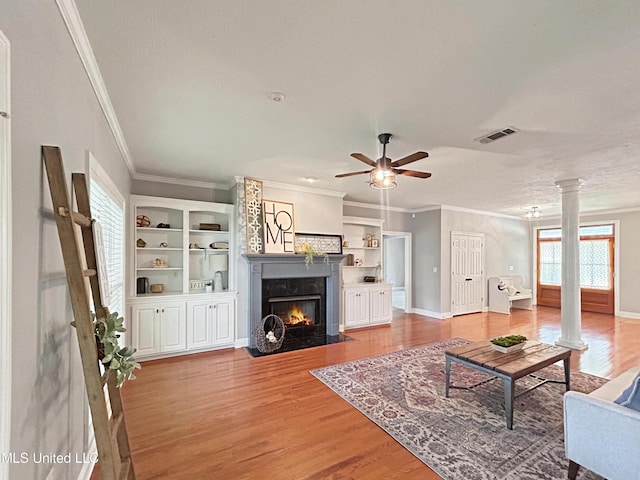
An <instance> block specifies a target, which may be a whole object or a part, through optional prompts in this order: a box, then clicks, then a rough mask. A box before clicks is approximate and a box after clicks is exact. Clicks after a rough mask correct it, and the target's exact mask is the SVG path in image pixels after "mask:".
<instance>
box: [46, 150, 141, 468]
mask: <svg viewBox="0 0 640 480" xmlns="http://www.w3.org/2000/svg"><path fill="white" fill-rule="evenodd" d="M42 156H43V158H44V164H45V167H46V170H47V178H48V180H49V190H50V191H51V200H52V202H53V210H54V214H55V218H56V224H57V226H58V235H59V237H60V245H61V247H62V256H63V259H64V267H65V270H66V274H67V284H68V286H69V295H70V297H71V306H72V308H73V316H74V318H75V325H76V328H75V330H76V332H77V334H78V344H79V346H80V357H81V359H82V370H83V372H84V381H85V386H86V389H87V397H88V399H89V407H90V409H91V417H92V419H93V429H94V433H95V438H96V445H97V447H98V459H99V465H100V467H101V470H102V478H103V480H135V478H136V475H135V471H134V468H133V461H132V459H131V449H130V447H129V437H128V435H127V426H126V423H125V419H124V411H123V409H122V400H121V398H120V389H119V388H118V387H117V380H116V375H115V374H114V372H113V370H110V369H106V370H105V373H104V374H101V373H100V360H99V359H98V349H97V346H96V337H95V330H94V324H93V319H92V315H91V309H90V303H89V295H92V298H93V305H94V308H95V314H96V318H97V319H98V321H100V320H104V319H106V318H107V316H108V315H109V309H108V308H107V307H105V306H104V305H102V297H101V295H100V288H99V283H98V269H97V265H96V252H95V245H94V241H93V220H92V218H91V208H90V205H89V193H88V191H87V183H86V179H85V176H84V174H81V173H74V174H72V183H73V191H74V193H75V196H76V204H77V205H78V212H74V211H72V210H71V206H70V200H69V193H68V191H67V185H66V183H65V175H64V166H63V164H62V154H61V153H60V148H59V147H50V146H43V147H42ZM76 224H77V225H79V226H80V229H81V231H82V243H83V247H82V248H83V250H84V260H83V256H82V255H81V252H80V248H81V247H80V245H79V241H78V237H77V236H76V231H75V229H76ZM83 262H85V263H86V266H83ZM87 277H88V278H89V286H87V282H86V280H85V279H86V278H87ZM105 385H107V391H108V395H105V391H104V386H105ZM107 397H108V398H107ZM107 401H108V402H109V404H110V407H111V408H110V410H111V416H109V411H108V409H107Z"/></svg>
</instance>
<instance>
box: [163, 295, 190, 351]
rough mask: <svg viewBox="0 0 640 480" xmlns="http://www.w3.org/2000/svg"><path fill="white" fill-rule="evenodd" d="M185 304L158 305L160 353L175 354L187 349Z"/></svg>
mask: <svg viewBox="0 0 640 480" xmlns="http://www.w3.org/2000/svg"><path fill="white" fill-rule="evenodd" d="M186 327H187V325H186V319H185V304H184V303H182V302H176V303H163V304H161V305H160V351H161V352H177V351H180V350H184V349H185V348H186V347H187V335H186V333H187V328H186Z"/></svg>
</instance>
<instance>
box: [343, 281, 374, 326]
mask: <svg viewBox="0 0 640 480" xmlns="http://www.w3.org/2000/svg"><path fill="white" fill-rule="evenodd" d="M344 308H345V311H344V325H345V327H346V328H349V327H359V326H362V325H368V324H369V291H368V290H366V289H354V288H349V289H345V291H344Z"/></svg>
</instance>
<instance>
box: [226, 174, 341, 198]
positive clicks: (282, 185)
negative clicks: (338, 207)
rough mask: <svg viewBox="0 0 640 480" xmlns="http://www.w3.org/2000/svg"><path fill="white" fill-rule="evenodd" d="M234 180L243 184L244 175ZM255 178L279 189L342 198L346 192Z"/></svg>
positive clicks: (263, 183) (264, 184)
mask: <svg viewBox="0 0 640 480" xmlns="http://www.w3.org/2000/svg"><path fill="white" fill-rule="evenodd" d="M235 180H236V183H237V184H242V185H244V177H235ZM257 180H260V181H261V182H262V186H263V187H270V188H279V189H281V190H289V191H292V192H304V193H314V194H316V195H327V196H329V197H340V198H343V197H344V196H345V195H346V194H347V193H346V192H338V191H336V190H325V189H323V188H314V187H307V186H305V185H291V184H289V183H280V182H273V181H271V180H261V179H257Z"/></svg>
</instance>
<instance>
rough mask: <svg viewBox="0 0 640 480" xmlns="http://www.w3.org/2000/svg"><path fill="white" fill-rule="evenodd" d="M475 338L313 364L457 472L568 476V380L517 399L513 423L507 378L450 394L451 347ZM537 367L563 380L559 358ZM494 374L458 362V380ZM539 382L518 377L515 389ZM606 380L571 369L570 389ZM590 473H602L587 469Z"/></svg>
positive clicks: (409, 444) (354, 400)
mask: <svg viewBox="0 0 640 480" xmlns="http://www.w3.org/2000/svg"><path fill="white" fill-rule="evenodd" d="M467 343H470V342H468V341H467V340H463V339H460V338H453V339H450V340H446V341H443V342H437V343H431V344H428V345H423V346H419V347H415V348H410V349H408V350H402V351H399V352H394V353H389V354H386V355H380V356H376V357H370V358H365V359H363V360H356V361H353V362H348V363H343V364H340V365H334V366H331V367H326V368H322V369H319V370H313V371H312V372H311V374H312V375H314V376H315V377H316V378H318V379H319V380H320V381H322V382H323V383H325V384H326V385H327V386H328V387H329V388H331V389H332V390H333V391H334V392H336V393H337V394H338V395H340V396H341V397H342V398H344V399H345V400H346V401H347V402H349V403H350V404H351V405H353V406H354V407H356V408H357V409H358V410H360V412H362V413H363V414H364V415H366V416H367V417H368V418H369V419H370V420H372V421H373V422H375V423H376V424H377V425H378V426H380V427H381V428H382V429H383V430H384V431H386V432H387V433H388V434H389V435H391V436H392V437H393V438H394V439H396V440H397V441H398V442H399V443H400V444H401V445H402V446H403V447H405V448H406V449H407V450H409V451H410V452H411V453H413V454H414V455H415V456H416V457H418V458H419V459H420V460H421V461H422V462H424V463H425V464H427V465H428V466H429V467H431V468H432V469H433V470H434V471H435V472H436V473H438V475H440V476H441V477H442V478H444V479H447V480H449V479H451V480H454V479H455V480H459V479H465V480H485V479H486V480H489V479H491V480H495V479H500V480H502V479H509V480H526V479H530V480H541V479H548V480H555V479H558V480H563V479H565V478H567V466H568V460H567V459H566V458H565V456H564V440H563V407H562V395H563V393H564V388H565V387H564V385H559V384H553V383H551V384H546V385H543V386H541V387H540V388H537V389H536V390H533V391H531V392H529V393H527V394H526V395H523V396H521V397H519V398H516V399H515V400H514V417H513V430H508V429H507V426H506V423H505V417H504V406H503V402H504V391H503V388H502V381H501V380H499V379H496V380H494V381H491V382H488V383H486V384H484V385H482V386H480V387H478V388H476V389H474V390H473V391H468V390H457V389H453V390H450V398H445V397H444V368H445V361H444V351H445V350H446V349H448V348H451V347H455V346H460V345H465V344H467ZM536 374H538V375H540V376H542V377H545V378H553V379H556V380H564V376H563V368H562V366H559V365H552V366H550V367H547V368H545V369H543V370H540V371H539V372H537V373H536ZM488 378H491V377H490V376H488V375H486V374H484V373H482V372H477V371H475V370H472V369H470V368H468V367H465V366H463V365H459V364H455V363H454V364H453V365H452V369H451V381H452V384H453V385H457V386H470V385H474V384H476V383H478V382H480V381H483V380H486V379H488ZM535 383H537V380H535V379H530V378H529V377H526V378H522V379H520V380H518V381H516V395H517V394H518V393H520V392H522V391H524V390H525V389H527V388H528V387H530V386H532V385H534V384H535ZM604 383H606V380H605V379H603V378H599V377H594V376H592V375H587V374H584V373H580V372H571V389H572V390H577V391H580V392H585V393H588V392H591V391H593V390H595V389H596V388H598V387H600V386H601V385H603V384H604ZM578 478H580V479H584V480H587V479H589V480H595V479H600V478H601V477H599V476H597V475H595V474H593V473H591V472H589V471H585V469H583V468H581V469H580V474H579V476H578Z"/></svg>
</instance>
